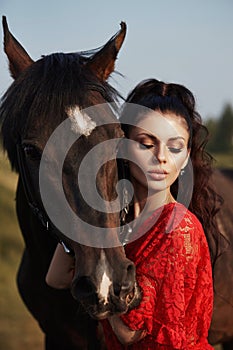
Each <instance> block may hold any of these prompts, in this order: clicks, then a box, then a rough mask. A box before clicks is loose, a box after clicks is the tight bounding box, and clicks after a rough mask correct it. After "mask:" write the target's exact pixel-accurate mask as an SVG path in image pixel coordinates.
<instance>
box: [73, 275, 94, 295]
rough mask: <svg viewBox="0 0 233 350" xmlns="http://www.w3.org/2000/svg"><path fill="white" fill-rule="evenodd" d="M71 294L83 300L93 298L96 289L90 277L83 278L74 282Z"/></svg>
mask: <svg viewBox="0 0 233 350" xmlns="http://www.w3.org/2000/svg"><path fill="white" fill-rule="evenodd" d="M71 292H72V295H73V297H74V298H75V299H78V300H82V299H86V298H90V297H93V296H94V295H95V292H96V289H95V286H94V284H93V283H92V281H91V279H90V278H89V277H87V276H82V277H79V278H77V279H76V280H74V282H73V284H72V288H71Z"/></svg>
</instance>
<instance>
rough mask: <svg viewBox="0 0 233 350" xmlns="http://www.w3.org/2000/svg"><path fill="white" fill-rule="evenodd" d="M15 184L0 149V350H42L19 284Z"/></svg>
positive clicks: (19, 243) (19, 239) (20, 244)
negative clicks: (20, 292)
mask: <svg viewBox="0 0 233 350" xmlns="http://www.w3.org/2000/svg"><path fill="white" fill-rule="evenodd" d="M16 185H17V175H16V174H14V173H13V172H12V171H11V169H10V165H9V162H8V160H7V159H6V157H5V156H4V155H3V153H2V151H1V150H0V310H1V313H0V349H4V350H16V349H17V350H25V349H33V350H41V349H43V335H42V333H41V331H40V329H39V327H38V325H37V323H36V321H35V320H34V319H33V318H32V316H31V315H30V314H29V312H28V311H27V309H26V307H25V306H24V304H23V302H22V300H21V299H20V296H19V294H18V290H17V286H16V273H17V269H18V266H19V263H20V258H21V255H22V251H23V247H24V243H23V239H22V236H21V232H20V230H19V227H18V223H17V218H16V213H15V200H14V199H15V189H16Z"/></svg>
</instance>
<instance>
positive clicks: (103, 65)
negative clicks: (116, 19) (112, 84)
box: [87, 22, 126, 81]
mask: <svg viewBox="0 0 233 350" xmlns="http://www.w3.org/2000/svg"><path fill="white" fill-rule="evenodd" d="M125 34H126V24H125V23H124V22H121V29H120V30H119V32H118V33H116V34H115V35H114V36H113V37H112V38H111V39H110V40H109V41H108V42H107V43H106V44H105V45H104V46H103V47H102V49H101V50H100V51H98V52H97V53H96V54H95V55H94V56H92V58H91V59H90V61H89V62H88V63H87V66H88V68H89V69H91V70H92V71H93V72H94V73H95V74H96V75H97V76H98V77H99V79H100V80H103V81H105V80H107V79H108V77H109V75H110V74H111V73H112V72H113V70H114V67H115V60H116V58H117V54H118V52H119V50H120V48H121V46H122V44H123V41H124V39H125Z"/></svg>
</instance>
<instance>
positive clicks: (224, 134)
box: [206, 104, 233, 153]
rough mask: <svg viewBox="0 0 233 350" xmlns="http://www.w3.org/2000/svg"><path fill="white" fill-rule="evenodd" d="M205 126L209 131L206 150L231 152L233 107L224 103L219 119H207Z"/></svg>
mask: <svg viewBox="0 0 233 350" xmlns="http://www.w3.org/2000/svg"><path fill="white" fill-rule="evenodd" d="M206 126H207V128H208V130H209V133H210V140H209V143H208V147H207V148H208V150H209V151H210V152H215V153H229V152H233V109H232V107H231V105H230V104H226V105H225V107H224V109H223V112H222V114H221V116H220V118H219V119H217V120H214V119H209V120H208V121H207V123H206Z"/></svg>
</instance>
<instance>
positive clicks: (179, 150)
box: [139, 143, 182, 153]
mask: <svg viewBox="0 0 233 350" xmlns="http://www.w3.org/2000/svg"><path fill="white" fill-rule="evenodd" d="M139 145H140V148H141V149H145V148H146V149H151V148H154V147H156V146H155V145H146V144H144V143H140V144H139ZM168 149H169V151H170V152H171V153H180V152H181V151H182V148H175V147H168Z"/></svg>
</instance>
